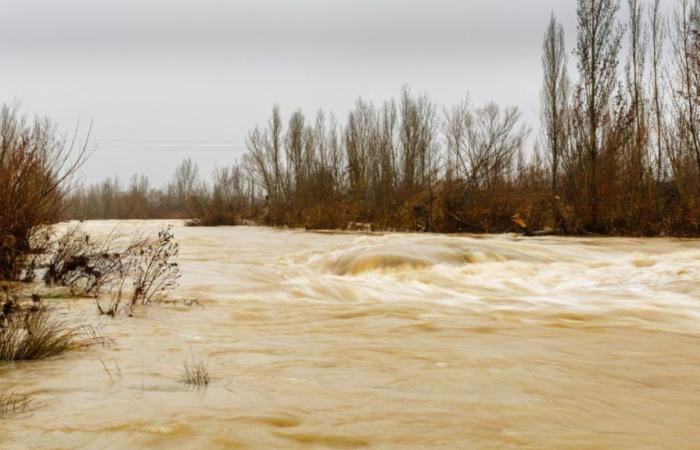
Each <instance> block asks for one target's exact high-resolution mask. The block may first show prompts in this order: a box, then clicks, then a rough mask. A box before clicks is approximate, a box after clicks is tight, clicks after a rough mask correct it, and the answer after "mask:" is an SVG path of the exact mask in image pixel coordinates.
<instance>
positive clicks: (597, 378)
mask: <svg viewBox="0 0 700 450" xmlns="http://www.w3.org/2000/svg"><path fill="white" fill-rule="evenodd" d="M161 225H162V222H127V223H123V224H121V225H120V226H119V228H118V230H119V233H123V234H128V233H130V232H131V231H132V230H133V229H134V228H140V227H145V228H146V229H147V230H149V232H152V233H155V232H156V231H157V230H158V228H159V227H160V226H161ZM85 226H86V227H87V228H88V230H90V231H91V232H93V233H96V234H106V233H108V232H110V231H111V230H112V229H113V228H114V227H115V226H116V222H93V223H87V224H86V225H85ZM175 235H176V238H177V239H178V241H179V242H180V246H181V249H180V258H179V259H180V262H181V266H182V271H183V278H182V280H181V286H180V288H179V289H178V291H177V293H176V297H177V298H179V299H182V300H190V301H191V300H197V302H198V303H195V304H194V305H193V306H191V307H187V306H184V305H182V304H179V305H160V306H155V307H149V308H144V309H141V310H139V311H138V312H137V314H136V316H135V317H133V318H129V317H118V318H116V319H110V318H104V317H103V318H98V317H97V315H96V310H95V305H94V303H93V302H92V301H90V300H73V301H64V300H60V301H58V303H59V305H60V306H58V310H57V313H60V314H61V315H64V316H65V317H66V318H67V319H69V320H75V321H81V320H86V321H88V322H90V323H92V324H94V325H95V326H96V327H98V328H99V330H100V332H101V333H102V334H103V335H105V336H107V337H109V338H111V339H112V340H113V341H114V344H113V345H112V346H109V347H93V348H90V349H86V350H81V351H76V352H71V353H68V354H66V355H64V356H61V357H58V358H55V359H51V360H47V361H40V362H31V363H19V364H15V365H5V366H2V365H0V380H1V381H2V383H3V385H4V386H5V387H9V388H10V389H11V390H14V391H21V392H31V393H33V394H34V403H33V408H32V409H31V410H29V411H28V412H26V413H23V414H21V415H19V416H15V417H13V418H11V419H4V420H3V419H0V448H35V449H44V448H46V449H49V448H51V449H73V448H89V449H102V448H104V449H107V448H124V449H130V448H154V449H174V448H186V449H203V448H208V449H216V448H273V449H278V448H300V449H346V448H347V449H353V448H372V449H393V448H425V449H433V448H460V449H462V448H464V449H471V448H485V449H490V448H492V449H509V448H513V449H520V448H527V449H539V448H555V449H568V448H571V449H579V448H590V449H593V448H595V449H600V448H611V449H612V448H616V449H617V448H629V449H645V448H649V449H651V448H672V449H681V448H687V449H693V448H700V242H699V241H677V240H666V239H583V238H581V239H579V238H540V239H526V238H520V237H515V236H489V237H467V236H439V235H406V234H385V235H361V234H337V233H311V232H304V231H295V230H274V229H266V228H213V229H198V228H184V227H182V226H181V225H180V224H179V223H178V225H176V227H175ZM193 355H194V356H195V357H198V358H202V359H204V360H206V361H207V362H208V365H209V369H210V371H211V372H212V374H213V376H214V381H213V383H212V384H211V385H209V387H208V388H206V389H204V390H191V389H188V388H187V387H185V385H183V384H182V383H180V381H179V379H180V377H181V375H182V371H183V364H184V362H185V361H186V360H187V359H191V358H192V356H193ZM103 362H104V365H106V366H107V367H108V368H109V369H110V370H109V371H110V372H111V375H109V374H108V373H107V371H106V370H105V368H104V367H103Z"/></svg>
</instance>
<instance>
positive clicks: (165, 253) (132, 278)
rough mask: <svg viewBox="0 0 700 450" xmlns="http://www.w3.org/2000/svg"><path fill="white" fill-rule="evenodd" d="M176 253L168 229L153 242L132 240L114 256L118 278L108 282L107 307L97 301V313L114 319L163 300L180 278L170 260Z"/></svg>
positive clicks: (176, 248)
mask: <svg viewBox="0 0 700 450" xmlns="http://www.w3.org/2000/svg"><path fill="white" fill-rule="evenodd" d="M178 251H179V245H178V243H177V242H176V241H175V236H174V234H173V232H172V227H169V228H167V229H164V230H161V231H160V232H159V233H158V236H157V237H156V238H155V239H153V240H147V239H140V238H137V239H134V240H133V241H132V243H131V244H130V245H129V246H128V247H127V249H126V250H125V251H123V252H121V253H118V254H117V255H118V256H117V259H118V260H119V268H120V270H119V272H118V274H119V276H118V277H115V278H114V279H113V280H110V283H109V297H110V302H109V304H107V305H103V304H101V303H100V301H99V300H98V302H97V309H98V311H99V312H100V314H104V315H110V316H115V315H116V314H117V313H118V312H120V311H125V312H127V313H129V314H131V313H133V312H134V310H135V309H136V308H137V307H138V306H143V305H149V304H153V303H157V302H159V301H161V300H163V299H164V298H165V297H166V296H167V294H168V293H169V292H170V291H172V289H173V288H175V287H176V286H177V281H178V279H179V278H180V268H179V266H178V264H177V263H176V262H174V261H173V258H175V257H177V255H178ZM129 284H131V291H129V290H128V286H129Z"/></svg>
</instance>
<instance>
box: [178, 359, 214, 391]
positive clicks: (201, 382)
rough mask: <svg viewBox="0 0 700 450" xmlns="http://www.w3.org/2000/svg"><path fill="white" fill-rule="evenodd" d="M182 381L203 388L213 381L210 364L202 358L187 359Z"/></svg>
mask: <svg viewBox="0 0 700 450" xmlns="http://www.w3.org/2000/svg"><path fill="white" fill-rule="evenodd" d="M181 381H182V382H183V383H185V384H187V385H190V386H194V387H198V388H203V387H206V386H208V385H209V383H211V375H210V374H209V365H208V364H207V363H205V362H204V361H202V360H201V359H197V358H194V357H193V358H192V360H191V361H190V360H186V361H185V364H184V372H183V375H182V379H181Z"/></svg>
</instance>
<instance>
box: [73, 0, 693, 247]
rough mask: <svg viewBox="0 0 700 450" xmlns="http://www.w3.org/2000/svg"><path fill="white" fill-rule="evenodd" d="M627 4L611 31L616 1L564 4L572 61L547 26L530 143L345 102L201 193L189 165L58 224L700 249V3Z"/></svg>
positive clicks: (270, 132) (515, 128)
mask: <svg viewBox="0 0 700 450" xmlns="http://www.w3.org/2000/svg"><path fill="white" fill-rule="evenodd" d="M625 1H626V3H627V4H626V11H627V15H626V17H625V18H624V20H623V18H622V12H621V6H622V5H621V1H620V0H577V8H576V15H577V29H576V40H575V46H574V48H573V49H570V48H567V45H566V39H565V30H564V28H563V26H562V25H561V24H560V23H559V22H558V20H557V18H556V17H554V16H552V17H551V19H550V21H549V24H548V26H547V28H546V30H545V33H544V38H543V42H542V56H541V58H542V68H543V76H542V85H541V120H540V126H539V133H538V135H537V136H536V139H531V138H530V137H531V134H532V132H531V130H530V129H529V128H528V126H527V125H526V124H525V123H524V121H523V118H522V114H521V112H520V111H519V109H518V108H516V107H512V106H501V105H496V104H494V103H487V104H484V105H475V104H473V103H472V102H471V101H470V100H469V99H468V98H467V99H465V100H463V101H461V102H459V103H457V104H455V105H453V106H449V107H443V108H441V107H439V106H438V105H436V104H435V103H434V102H433V101H432V100H431V99H430V97H428V96H427V95H419V94H415V93H413V92H412V91H411V90H410V89H409V88H403V89H402V91H401V93H400V95H399V96H398V98H396V99H391V100H388V101H385V102H384V103H381V104H374V103H372V102H368V101H366V100H362V99H359V100H357V102H356V104H355V106H354V108H353V109H352V110H351V112H350V113H349V114H348V116H347V117H346V119H345V120H344V121H342V122H341V121H339V120H338V119H337V118H336V117H335V116H333V115H332V114H326V113H324V112H322V111H321V112H318V113H317V114H316V115H315V116H313V117H307V116H306V115H304V113H303V112H302V111H300V110H297V111H294V112H293V113H292V114H291V115H289V116H288V117H286V118H285V117H283V115H282V113H281V111H280V108H279V107H277V106H275V107H274V108H273V110H272V113H271V115H270V118H269V120H268V121H267V123H265V124H263V125H261V126H258V127H256V128H255V129H253V130H252V131H250V132H249V134H248V137H247V139H246V144H247V149H248V150H247V152H246V154H245V155H244V156H243V158H242V159H240V160H239V161H237V162H235V163H234V164H232V165H231V166H230V167H227V168H223V169H217V170H216V171H215V173H214V174H213V176H212V177H211V178H210V179H209V180H205V179H204V177H202V176H201V174H200V173H199V170H198V168H197V166H196V164H195V163H194V162H193V161H192V160H189V159H188V160H185V161H184V162H183V163H182V164H181V165H180V166H179V168H178V169H177V171H176V173H175V174H174V177H173V181H172V182H171V183H169V184H168V185H167V187H165V188H163V189H153V188H151V187H150V186H149V183H148V180H147V179H146V178H145V177H143V176H134V177H132V178H131V180H130V181H129V183H128V184H127V185H126V186H121V185H120V184H119V182H118V181H117V180H116V179H109V180H106V181H104V182H102V183H99V184H96V185H92V186H88V187H84V188H82V189H79V190H77V191H76V192H74V194H73V196H72V199H71V207H70V210H69V211H70V216H71V217H74V218H85V219H87V218H105V219H106V218H167V217H182V218H194V219H195V220H194V221H193V223H195V224H200V225H221V224H237V223H242V222H245V221H253V222H256V223H261V224H268V225H287V226H301V227H307V228H312V229H317V228H345V227H347V226H348V224H371V227H373V228H376V229H395V230H412V231H414V230H421V231H436V232H502V231H514V230H517V229H519V228H520V227H527V228H528V229H541V228H546V227H549V228H551V229H552V230H554V231H556V232H560V233H562V234H586V233H596V234H627V235H663V234H665V235H699V234H700V0H677V1H676V4H675V8H674V12H673V14H672V15H671V16H670V17H666V16H664V15H663V14H662V12H661V3H660V0H647V1H644V0H625ZM570 63H572V64H570ZM573 63H575V71H574V73H573V74H570V73H569V72H570V67H573V66H574V64H573ZM531 142H536V144H535V145H534V148H529V147H530V143H531ZM514 217H515V218H516V220H513V219H514ZM351 226H352V225H351ZM368 226H370V225H368Z"/></svg>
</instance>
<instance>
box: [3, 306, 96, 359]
mask: <svg viewBox="0 0 700 450" xmlns="http://www.w3.org/2000/svg"><path fill="white" fill-rule="evenodd" d="M99 342H103V339H101V338H100V337H98V336H97V334H96V333H95V331H94V330H93V329H91V328H89V327H84V326H83V327H76V326H71V325H70V324H68V323H66V322H64V321H60V320H54V319H51V317H50V314H49V312H48V310H47V309H46V308H45V307H44V306H43V305H42V304H41V300H40V299H39V298H38V297H34V299H33V304H32V305H31V306H23V305H21V303H20V302H19V300H18V299H17V298H16V297H13V296H11V295H10V294H9V293H8V294H6V299H5V300H4V302H2V303H1V304H0V361H30V360H38V359H44V358H50V357H52V356H57V355H60V354H61V353H64V352H66V351H69V350H75V349H79V348H85V347H89V346H92V345H94V344H97V343H99Z"/></svg>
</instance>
